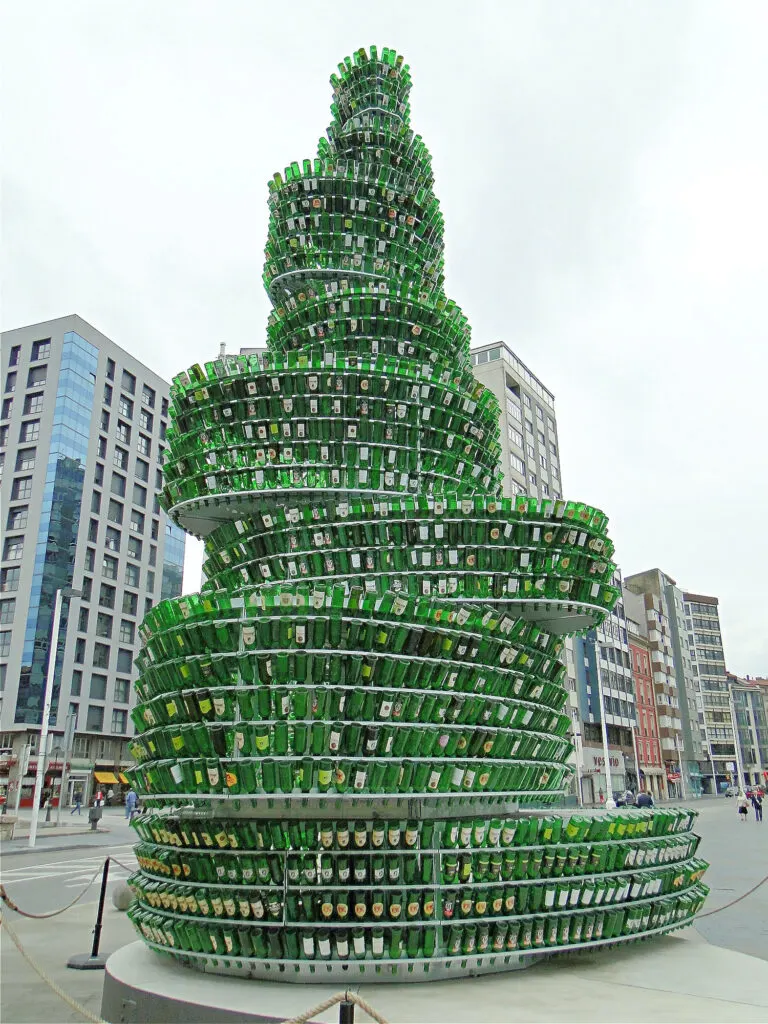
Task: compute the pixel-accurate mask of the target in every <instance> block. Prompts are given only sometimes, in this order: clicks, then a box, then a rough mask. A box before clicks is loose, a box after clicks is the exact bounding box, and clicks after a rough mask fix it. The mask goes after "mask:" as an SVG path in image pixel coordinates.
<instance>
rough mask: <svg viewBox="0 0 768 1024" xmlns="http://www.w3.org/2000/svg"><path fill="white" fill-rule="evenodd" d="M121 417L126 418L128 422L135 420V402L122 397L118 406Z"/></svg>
mask: <svg viewBox="0 0 768 1024" xmlns="http://www.w3.org/2000/svg"><path fill="white" fill-rule="evenodd" d="M117 407H118V409H119V411H120V415H121V416H125V418H126V419H127V420H132V419H133V402H132V401H131V400H130V398H126V397H125V395H120V401H119V402H118V405H117Z"/></svg>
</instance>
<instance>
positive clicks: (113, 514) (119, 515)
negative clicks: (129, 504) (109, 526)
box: [107, 498, 123, 523]
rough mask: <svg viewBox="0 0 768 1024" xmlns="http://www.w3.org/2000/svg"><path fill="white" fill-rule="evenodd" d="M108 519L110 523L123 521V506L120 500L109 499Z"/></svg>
mask: <svg viewBox="0 0 768 1024" xmlns="http://www.w3.org/2000/svg"><path fill="white" fill-rule="evenodd" d="M107 519H108V520H109V521H110V523H122V521H123V506H122V504H121V503H120V502H119V501H115V499H114V498H110V499H109V510H108V511H107Z"/></svg>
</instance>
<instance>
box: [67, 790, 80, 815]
mask: <svg viewBox="0 0 768 1024" xmlns="http://www.w3.org/2000/svg"><path fill="white" fill-rule="evenodd" d="M72 800H73V802H74V805H75V806H74V807H73V808H72V810H71V811H70V812H69V813H70V815H72V814H74V813H75V811H77V813H78V814H80V810H81V808H82V806H83V791H82V789H76V790H75V792H74V795H73V797H72Z"/></svg>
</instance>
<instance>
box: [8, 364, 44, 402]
mask: <svg viewBox="0 0 768 1024" xmlns="http://www.w3.org/2000/svg"><path fill="white" fill-rule="evenodd" d="M17 377H18V375H17V373H16V371H15V370H11V371H10V372H9V373H8V374H6V377H5V393H6V394H7V395H8V394H13V393H14V391H15V390H16V385H17V383H18V380H17ZM47 380H48V365H47V363H46V364H44V365H43V366H33V367H31V368H30V370H29V372H28V373H27V387H28V388H41V387H43V385H44V384H45V383H46V382H47Z"/></svg>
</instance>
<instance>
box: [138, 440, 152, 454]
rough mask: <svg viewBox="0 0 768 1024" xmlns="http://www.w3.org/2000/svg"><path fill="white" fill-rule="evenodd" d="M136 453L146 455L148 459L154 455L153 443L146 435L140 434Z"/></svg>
mask: <svg viewBox="0 0 768 1024" xmlns="http://www.w3.org/2000/svg"><path fill="white" fill-rule="evenodd" d="M136 451H137V452H138V453H139V455H146V456H147V458H149V456H150V455H151V453H152V442H151V441H150V440H149V438H148V437H146V436H145V435H144V434H139V437H138V440H137V441H136Z"/></svg>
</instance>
